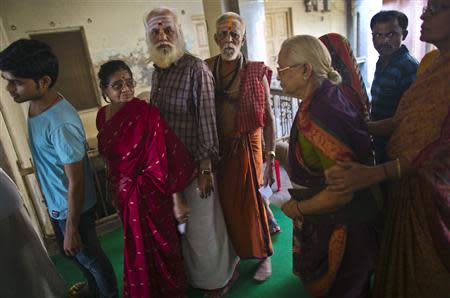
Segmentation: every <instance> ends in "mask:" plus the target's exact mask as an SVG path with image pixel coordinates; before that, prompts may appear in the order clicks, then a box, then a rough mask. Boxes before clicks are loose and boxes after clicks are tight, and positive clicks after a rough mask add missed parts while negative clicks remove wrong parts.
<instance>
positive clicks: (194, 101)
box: [150, 54, 219, 161]
mask: <svg viewBox="0 0 450 298" xmlns="http://www.w3.org/2000/svg"><path fill="white" fill-rule="evenodd" d="M150 102H151V104H153V105H155V106H157V107H158V108H159V109H160V113H161V115H162V117H163V118H164V119H165V120H166V122H167V123H168V125H169V127H170V128H171V129H172V130H173V131H174V132H175V134H176V135H177V136H178V137H179V138H180V140H181V141H182V142H183V144H184V145H185V146H186V147H187V148H188V150H189V152H190V153H191V154H192V156H193V157H194V159H195V160H196V161H200V160H202V159H206V158H211V159H212V160H215V159H217V156H218V151H219V141H218V138H217V129H216V112H215V104H214V82H213V77H212V74H211V72H210V71H209V69H208V66H207V65H206V64H205V63H204V62H203V61H202V60H201V59H199V58H196V57H194V56H191V55H190V54H184V56H183V57H181V58H180V59H179V60H178V61H177V62H175V63H174V64H172V65H171V66H170V67H168V68H166V69H162V68H159V67H157V66H156V65H155V71H154V72H153V77H152V90H151V95H150Z"/></svg>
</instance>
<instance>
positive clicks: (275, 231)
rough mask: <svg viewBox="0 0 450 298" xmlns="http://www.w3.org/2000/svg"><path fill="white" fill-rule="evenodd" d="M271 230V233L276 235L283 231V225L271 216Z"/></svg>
mask: <svg viewBox="0 0 450 298" xmlns="http://www.w3.org/2000/svg"><path fill="white" fill-rule="evenodd" d="M269 231H270V235H275V234H278V233H279V232H281V227H280V225H279V224H278V223H277V221H276V219H275V218H269Z"/></svg>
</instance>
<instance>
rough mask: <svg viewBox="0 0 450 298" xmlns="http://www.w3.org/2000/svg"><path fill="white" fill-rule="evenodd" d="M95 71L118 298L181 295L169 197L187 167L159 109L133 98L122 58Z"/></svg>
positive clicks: (184, 179) (184, 180)
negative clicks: (119, 230) (119, 242)
mask: <svg viewBox="0 0 450 298" xmlns="http://www.w3.org/2000/svg"><path fill="white" fill-rule="evenodd" d="M98 76H99V79H100V87H101V89H102V93H103V96H104V98H105V99H106V97H108V98H109V99H110V100H111V104H109V105H107V106H105V107H102V108H101V109H100V110H99V111H98V114H97V128H98V130H99V133H98V136H97V138H98V144H99V152H100V154H101V156H102V157H103V158H104V160H105V162H106V166H107V179H108V182H109V191H110V193H111V197H112V200H113V204H115V206H116V208H117V210H118V213H119V215H120V218H121V220H122V224H123V232H124V244H125V245H124V247H125V248H124V268H123V278H124V280H123V281H124V285H123V297H139V298H140V297H171V298H172V297H185V296H186V288H187V283H186V276H185V273H184V268H183V259H182V254H181V246H180V241H179V238H178V234H177V230H176V220H175V217H174V214H173V208H174V204H173V200H172V198H174V200H175V198H179V194H178V193H176V192H177V191H180V190H182V189H183V188H184V187H186V185H188V184H189V182H190V180H191V178H192V174H193V171H194V164H193V162H192V159H191V157H190V155H189V153H188V151H187V150H186V149H185V148H184V146H183V145H182V143H181V142H180V141H179V140H178V139H177V137H176V136H175V135H174V134H173V133H172V131H170V130H169V129H168V128H167V126H166V124H165V122H164V121H163V120H162V119H161V117H160V115H159V111H158V109H157V108H155V107H150V106H149V105H148V104H147V103H146V102H144V101H142V100H140V99H137V98H134V97H133V96H134V86H135V82H134V80H133V77H132V73H131V70H130V68H129V67H128V66H127V65H126V64H125V63H124V62H123V61H119V60H115V61H110V62H107V63H105V64H103V65H102V66H101V68H100V71H99V74H98Z"/></svg>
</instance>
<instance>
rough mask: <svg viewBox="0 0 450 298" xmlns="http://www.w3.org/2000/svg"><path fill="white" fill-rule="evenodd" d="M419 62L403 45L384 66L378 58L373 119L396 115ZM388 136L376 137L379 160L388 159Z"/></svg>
mask: <svg viewBox="0 0 450 298" xmlns="http://www.w3.org/2000/svg"><path fill="white" fill-rule="evenodd" d="M418 65H419V63H418V62H417V60H416V59H415V58H414V57H413V56H411V55H410V54H409V51H408V49H407V48H406V47H405V46H404V45H402V46H401V47H400V49H399V50H398V51H397V52H395V53H394V54H392V57H391V58H390V59H389V62H388V64H387V65H386V66H384V67H383V63H382V61H381V59H378V62H377V66H376V69H375V77H374V80H373V83H372V89H371V94H372V103H371V113H370V116H371V120H372V121H378V120H382V119H386V118H390V117H392V116H394V114H395V111H396V110H397V106H398V103H399V102H400V98H401V97H402V95H403V93H404V92H405V91H406V90H407V89H408V88H409V86H410V85H411V84H412V82H413V81H414V80H415V79H416V71H417V67H418ZM387 142H388V138H380V137H376V138H374V143H375V155H376V156H377V161H378V162H383V161H386V153H385V148H386V144H387Z"/></svg>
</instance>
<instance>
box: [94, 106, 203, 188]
mask: <svg viewBox="0 0 450 298" xmlns="http://www.w3.org/2000/svg"><path fill="white" fill-rule="evenodd" d="M103 109H104V108H103ZM104 114H105V111H102V112H99V114H98V117H97V127H98V129H99V134H98V140H99V152H100V154H101V155H102V156H104V157H105V158H106V160H107V166H108V170H111V171H109V173H108V174H109V175H110V178H115V181H118V182H120V180H122V182H121V183H124V181H126V179H125V178H132V179H134V178H139V179H144V178H145V177H146V179H150V180H151V182H152V184H154V186H157V188H158V190H159V191H160V192H162V193H164V194H170V193H173V192H176V191H178V190H180V189H182V188H183V187H180V186H178V183H176V182H177V181H185V180H188V181H187V182H186V181H185V182H184V183H182V184H186V185H187V184H188V183H189V182H190V181H191V180H192V179H193V176H192V175H193V171H194V168H195V164H194V161H193V158H192V157H191V156H190V154H189V152H188V151H187V149H186V148H185V147H184V146H183V144H182V143H181V142H180V141H179V139H178V138H177V137H176V136H175V134H174V133H173V132H172V131H171V130H170V129H169V128H168V127H167V125H166V123H165V121H164V120H163V119H162V118H161V116H160V114H159V110H158V109H157V108H155V107H151V106H149V105H148V104H147V103H146V102H144V101H142V100H140V99H137V98H135V99H133V100H132V101H130V102H128V103H127V104H126V105H125V106H124V107H122V108H121V109H120V110H119V111H118V112H117V113H116V114H114V115H113V116H112V117H111V119H109V120H108V121H107V122H106V123H104V119H105V118H104ZM171 168H173V169H171ZM182 169H184V170H182ZM171 170H173V171H171ZM175 170H178V171H179V173H182V174H181V175H180V177H175V176H176V175H175V173H174V171H175ZM118 185H120V183H119V184H118ZM186 185H184V186H186Z"/></svg>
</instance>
